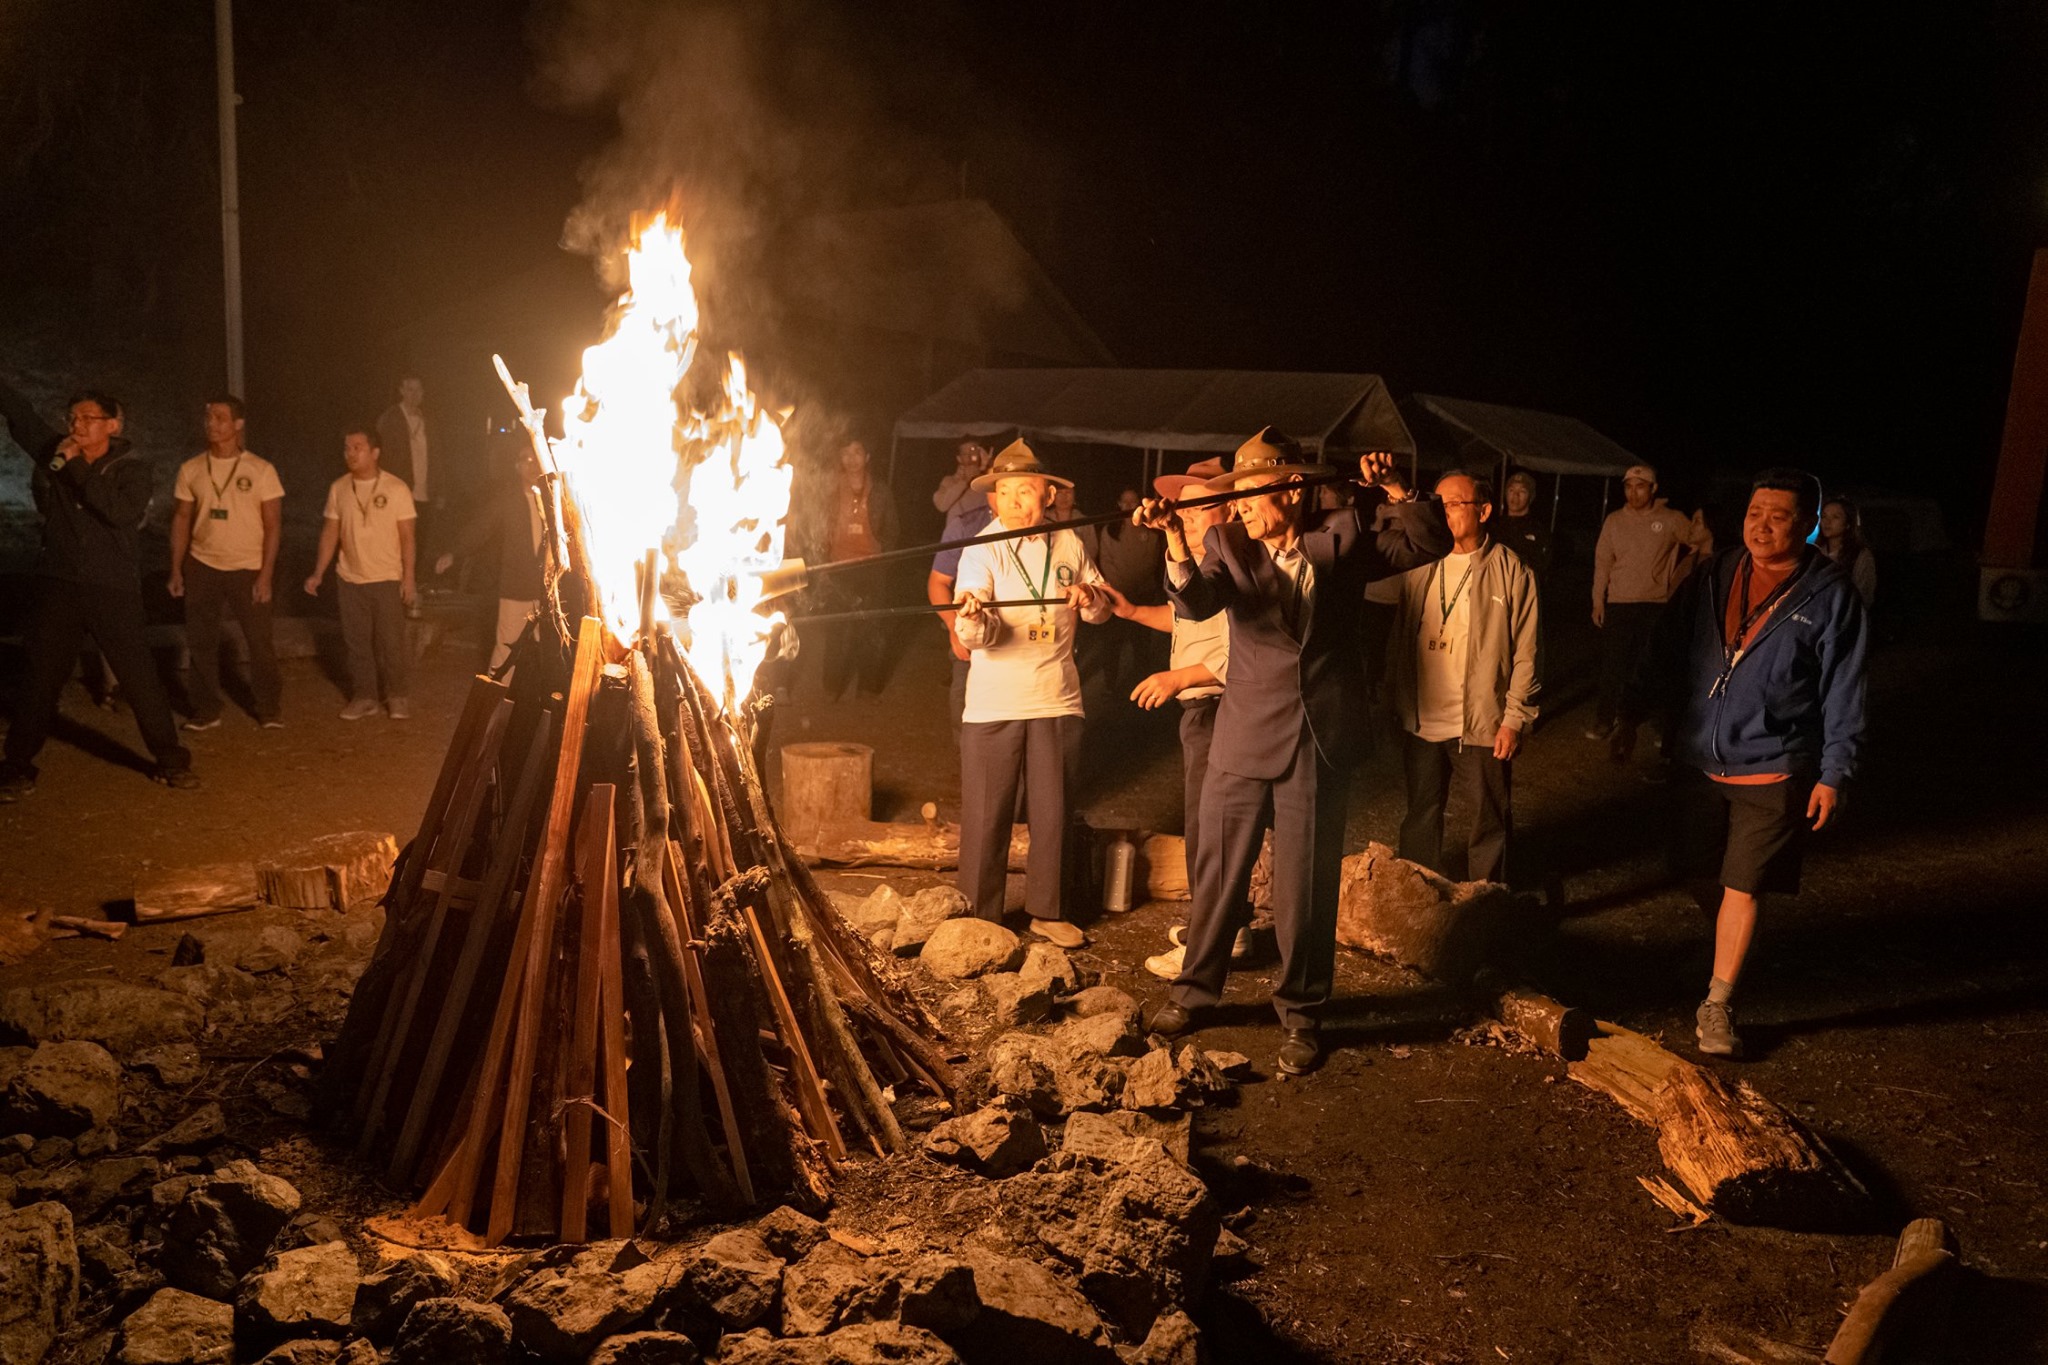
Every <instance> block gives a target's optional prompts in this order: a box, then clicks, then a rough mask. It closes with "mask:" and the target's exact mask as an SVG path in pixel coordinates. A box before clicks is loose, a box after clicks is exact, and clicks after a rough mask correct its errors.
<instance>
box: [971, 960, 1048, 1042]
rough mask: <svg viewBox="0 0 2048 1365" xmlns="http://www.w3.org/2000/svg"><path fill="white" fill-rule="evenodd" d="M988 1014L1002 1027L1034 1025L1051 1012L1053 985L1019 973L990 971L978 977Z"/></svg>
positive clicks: (1040, 978) (1038, 978)
mask: <svg viewBox="0 0 2048 1365" xmlns="http://www.w3.org/2000/svg"><path fill="white" fill-rule="evenodd" d="M981 991H982V996H983V998H984V999H985V1000H986V1001H987V1002H988V1013H989V1017H990V1018H991V1019H993V1020H994V1021H995V1022H996V1023H997V1024H1000V1025H1002V1026H1003V1027H1005V1028H1016V1027H1018V1026H1019V1025H1021V1024H1035V1023H1037V1022H1038V1021H1039V1020H1041V1019H1043V1018H1045V1017H1046V1016H1047V1015H1049V1014H1051V1013H1052V1006H1053V993H1052V987H1051V986H1050V985H1049V984H1047V982H1046V981H1045V979H1044V978H1042V977H1033V976H1026V975H1025V974H1024V973H1022V972H990V973H989V974H988V975H987V976H984V977H983V978H981Z"/></svg>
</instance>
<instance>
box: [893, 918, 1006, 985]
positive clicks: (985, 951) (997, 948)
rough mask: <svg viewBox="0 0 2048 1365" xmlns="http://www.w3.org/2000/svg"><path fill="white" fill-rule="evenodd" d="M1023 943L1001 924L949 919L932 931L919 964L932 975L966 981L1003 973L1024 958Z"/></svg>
mask: <svg viewBox="0 0 2048 1365" xmlns="http://www.w3.org/2000/svg"><path fill="white" fill-rule="evenodd" d="M1023 956H1024V944H1023V942H1022V941H1021V940H1019V939H1018V937H1017V936H1016V935H1015V934H1013V933H1011V932H1010V931H1009V930H1008V929H1005V928H1004V927H1003V926H1002V925H1000V924H992V923H990V922H989V921H988V920H985V919H972V918H969V919H949V920H947V921H946V922H945V923H944V924H941V925H940V926H939V927H938V928H936V929H934V930H932V934H931V937H930V938H928V939H926V940H925V944H924V947H923V948H922V949H921V950H920V951H919V952H918V959H917V960H918V961H919V962H922V963H923V964H924V967H925V970H926V971H929V972H930V973H931V974H932V975H933V976H936V977H939V978H941V979H942V980H947V981H965V980H968V979H970V978H973V977H977V976H986V975H987V974H988V973H990V972H1006V971H1009V970H1010V969H1012V968H1013V967H1015V966H1016V965H1017V964H1018V962H1020V961H1021V960H1022V959H1023Z"/></svg>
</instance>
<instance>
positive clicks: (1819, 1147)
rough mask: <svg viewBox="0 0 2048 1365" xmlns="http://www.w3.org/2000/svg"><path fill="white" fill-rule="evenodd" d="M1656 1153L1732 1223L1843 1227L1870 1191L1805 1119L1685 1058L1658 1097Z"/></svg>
mask: <svg viewBox="0 0 2048 1365" xmlns="http://www.w3.org/2000/svg"><path fill="white" fill-rule="evenodd" d="M1656 1114H1657V1119H1656V1123H1657V1151H1658V1153H1659V1154H1660V1155H1661V1156H1663V1158H1664V1164H1665V1165H1666V1166H1667V1167H1669V1168H1670V1170H1671V1173H1672V1174H1673V1175H1675V1176H1677V1177H1678V1178H1679V1180H1680V1181H1681V1182H1683V1183H1684V1185H1685V1187H1686V1188H1687V1189H1688V1190H1690V1191H1691V1192H1692V1195H1693V1198H1695V1199H1697V1200H1699V1201H1700V1202H1701V1203H1702V1204H1705V1205H1707V1206H1708V1207H1709V1208H1711V1209H1713V1211H1714V1212H1715V1213H1717V1214H1719V1215H1721V1216H1722V1217H1723V1218H1726V1219H1727V1220H1728V1221H1729V1222H1731V1223H1753V1224H1763V1225H1766V1226H1769V1227H1779V1228H1792V1229H1825V1228H1839V1227H1843V1226H1846V1225H1848V1224H1850V1223H1852V1222H1854V1221H1855V1220H1856V1219H1857V1218H1858V1217H1860V1216H1861V1215H1863V1214H1864V1213H1865V1212H1867V1209H1868V1205H1869V1200H1870V1195H1869V1192H1868V1191H1867V1190H1865V1189H1864V1188H1863V1184H1862V1182H1861V1181H1859V1180H1857V1179H1856V1177H1855V1176H1854V1175H1852V1174H1850V1173H1849V1170H1848V1168H1846V1167H1845V1166H1843V1165H1842V1163H1841V1162H1840V1161H1839V1160H1837V1159H1836V1157H1835V1155H1834V1153H1833V1152H1830V1151H1829V1150H1828V1149H1827V1147H1826V1146H1825V1145H1824V1144H1823V1143H1822V1142H1821V1141H1820V1139H1819V1138H1817V1137H1815V1136H1814V1135H1813V1134H1812V1133H1811V1132H1809V1131H1808V1130H1807V1128H1806V1125H1805V1124H1803V1123H1801V1122H1800V1121H1799V1120H1798V1119H1796V1118H1794V1117H1793V1116H1792V1115H1791V1114H1790V1113H1788V1112H1786V1111H1785V1110H1784V1109H1781V1108H1780V1107H1778V1106H1777V1105H1776V1104H1773V1103H1772V1102H1771V1101H1770V1100H1767V1099H1765V1098H1764V1097H1763V1096H1762V1095H1760V1094H1758V1093H1757V1091H1756V1089H1755V1087H1753V1086H1751V1085H1750V1084H1749V1083H1748V1082H1747V1081H1738V1082H1736V1083H1735V1084H1733V1085H1730V1084H1729V1083H1728V1082H1727V1081H1724V1080H1722V1079H1721V1077H1720V1076H1718V1075H1716V1074H1715V1073H1714V1072H1711V1071H1709V1070H1707V1069H1706V1068H1705V1067H1701V1066H1694V1065H1693V1064H1692V1063H1690V1062H1680V1063H1678V1065H1676V1066H1674V1067H1672V1068H1671V1071H1670V1074H1669V1076H1667V1077H1666V1079H1665V1081H1664V1085H1663V1088H1662V1090H1661V1091H1660V1092H1659V1094H1658V1097H1657V1109H1656Z"/></svg>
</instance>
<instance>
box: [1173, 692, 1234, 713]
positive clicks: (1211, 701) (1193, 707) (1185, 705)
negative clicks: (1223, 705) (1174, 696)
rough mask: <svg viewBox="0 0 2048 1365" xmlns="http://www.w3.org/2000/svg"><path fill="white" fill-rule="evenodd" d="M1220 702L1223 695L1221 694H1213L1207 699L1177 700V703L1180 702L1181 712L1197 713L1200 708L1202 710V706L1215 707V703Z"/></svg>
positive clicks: (1190, 698)
mask: <svg viewBox="0 0 2048 1365" xmlns="http://www.w3.org/2000/svg"><path fill="white" fill-rule="evenodd" d="M1222 700H1223V694H1222V693H1221V692H1218V693H1216V694H1215V695H1214V696H1209V697H1181V698H1179V701H1180V709H1181V710H1183V711H1199V710H1200V709H1201V708H1203V707H1204V706H1214V705H1215V704H1216V703H1217V702H1220V701H1222Z"/></svg>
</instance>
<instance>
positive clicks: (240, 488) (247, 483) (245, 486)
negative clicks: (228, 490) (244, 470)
mask: <svg viewBox="0 0 2048 1365" xmlns="http://www.w3.org/2000/svg"><path fill="white" fill-rule="evenodd" d="M255 486H256V481H255V480H254V479H252V478H250V477H249V476H248V475H247V474H244V475H243V476H242V477H241V478H239V479H236V480H235V491H236V492H237V493H246V492H248V491H249V490H250V489H252V488H254V487H255Z"/></svg>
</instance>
